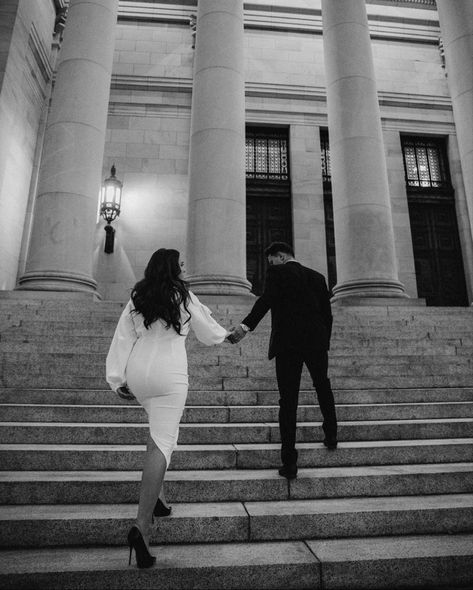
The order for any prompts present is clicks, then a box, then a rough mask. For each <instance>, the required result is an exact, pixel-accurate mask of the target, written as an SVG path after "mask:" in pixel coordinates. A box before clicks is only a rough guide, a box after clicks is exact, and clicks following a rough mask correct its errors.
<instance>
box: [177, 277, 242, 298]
mask: <svg viewBox="0 0 473 590" xmlns="http://www.w3.org/2000/svg"><path fill="white" fill-rule="evenodd" d="M186 281H187V282H188V283H189V284H190V288H191V290H192V291H193V292H194V293H196V294H197V295H199V294H202V295H248V294H249V293H250V291H251V283H250V282H249V281H247V280H246V279H243V278H241V277H232V276H223V275H193V276H188V277H186Z"/></svg>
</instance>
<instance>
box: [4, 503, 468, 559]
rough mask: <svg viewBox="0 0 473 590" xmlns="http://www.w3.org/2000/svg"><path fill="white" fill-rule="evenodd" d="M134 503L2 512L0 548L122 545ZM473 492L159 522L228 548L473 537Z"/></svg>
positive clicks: (161, 537)
mask: <svg viewBox="0 0 473 590" xmlns="http://www.w3.org/2000/svg"><path fill="white" fill-rule="evenodd" d="M136 510H137V506H136V505H134V504H114V505H111V504H75V505H54V504H51V505H40V506H35V505H21V506H0V522H1V527H0V546H2V547H9V548H12V547H32V546H33V547H46V546H67V545H117V544H121V543H123V540H124V539H125V538H126V533H127V531H128V529H129V527H130V526H131V524H132V523H133V521H134V518H135V517H136ZM472 528H473V494H447V495H429V496H395V497H384V496H382V497H372V498H342V499H340V498H336V499H332V498H330V499H317V500H291V501H287V500H283V501H269V502H217V503H204V502H201V503H198V504H195V503H178V504H175V505H174V506H173V512H172V514H171V516H170V517H169V518H161V519H159V524H158V526H157V528H156V529H155V530H154V532H153V534H152V537H151V539H152V542H158V543H166V544H167V543H204V542H211V543H223V542H248V541H276V540H284V541H288V540H303V539H321V538H346V537H360V536H379V535H383V534H386V531H390V534H392V535H409V534H444V533H462V532H469V531H471V530H472Z"/></svg>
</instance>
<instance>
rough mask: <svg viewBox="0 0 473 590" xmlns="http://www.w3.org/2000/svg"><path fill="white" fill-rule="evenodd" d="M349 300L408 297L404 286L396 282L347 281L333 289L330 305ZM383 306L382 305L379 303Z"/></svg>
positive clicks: (375, 280) (406, 298)
mask: <svg viewBox="0 0 473 590" xmlns="http://www.w3.org/2000/svg"><path fill="white" fill-rule="evenodd" d="M345 298H350V299H386V298H389V299H400V300H402V299H405V300H408V299H409V296H408V295H407V294H406V292H405V290H404V285H403V284H402V283H400V282H399V281H396V280H389V279H388V280H378V279H371V280H370V279H365V280H359V281H347V282H345V283H341V284H337V285H335V287H334V288H333V297H332V303H334V302H338V301H342V300H344V299H345ZM381 304H383V303H381Z"/></svg>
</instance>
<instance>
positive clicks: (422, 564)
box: [307, 534, 473, 590]
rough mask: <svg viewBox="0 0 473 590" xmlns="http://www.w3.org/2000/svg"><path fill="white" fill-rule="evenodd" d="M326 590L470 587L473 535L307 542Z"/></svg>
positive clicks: (322, 585) (472, 569)
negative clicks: (343, 589)
mask: <svg viewBox="0 0 473 590" xmlns="http://www.w3.org/2000/svg"><path fill="white" fill-rule="evenodd" d="M307 546H308V547H310V549H311V551H312V552H313V553H314V555H315V556H316V557H317V559H318V560H319V561H320V564H321V577H320V582H321V587H322V588H324V589H326V590H331V589H333V590H335V589H336V590H340V589H341V588H350V590H366V588H367V585H366V584H367V582H368V581H369V587H370V588H373V589H374V588H376V589H377V590H392V589H393V588H424V589H427V588H428V589H429V590H439V589H440V588H445V590H460V588H464V589H466V588H471V587H473V567H472V566H473V535H471V534H459V535H435V536H434V535H422V536H421V535H413V536H410V537H376V538H359V539H330V540H323V541H307Z"/></svg>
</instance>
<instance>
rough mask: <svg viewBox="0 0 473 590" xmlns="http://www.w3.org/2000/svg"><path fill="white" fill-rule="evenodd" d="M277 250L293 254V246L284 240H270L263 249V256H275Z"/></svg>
mask: <svg viewBox="0 0 473 590" xmlns="http://www.w3.org/2000/svg"><path fill="white" fill-rule="evenodd" d="M278 252H282V253H284V254H289V255H290V256H294V248H293V247H292V246H290V245H289V244H286V242H272V243H271V244H270V245H269V246H268V247H267V248H266V250H265V251H264V254H265V256H276V254H277V253H278Z"/></svg>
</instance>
